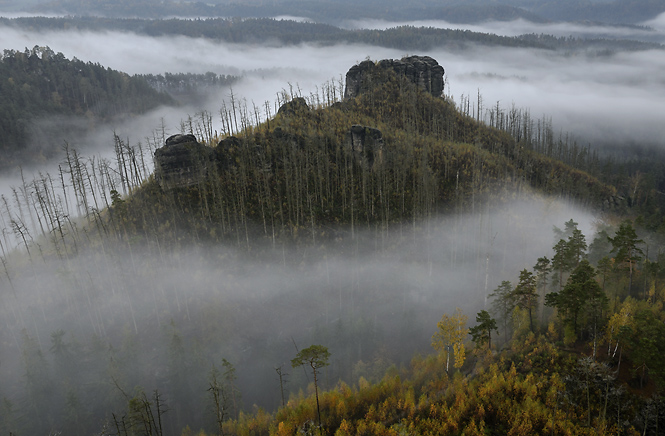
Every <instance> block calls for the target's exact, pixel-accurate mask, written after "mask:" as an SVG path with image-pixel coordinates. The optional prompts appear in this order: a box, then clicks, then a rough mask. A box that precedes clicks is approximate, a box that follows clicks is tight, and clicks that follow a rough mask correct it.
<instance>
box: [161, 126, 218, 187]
mask: <svg viewBox="0 0 665 436" xmlns="http://www.w3.org/2000/svg"><path fill="white" fill-rule="evenodd" d="M212 159H213V150H212V149H211V148H209V147H206V146H205V145H203V144H200V143H199V142H198V141H197V140H196V137H195V136H194V135H173V136H170V137H169V138H168V139H167V140H166V143H165V145H164V147H161V148H158V149H157V150H156V151H155V155H154V161H155V178H156V180H157V182H158V183H159V184H160V186H162V188H175V187H178V188H182V187H188V186H192V185H196V184H198V183H200V182H201V181H202V180H204V179H205V177H206V175H207V172H208V168H209V167H210V165H211V162H212Z"/></svg>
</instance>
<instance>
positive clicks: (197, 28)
mask: <svg viewBox="0 0 665 436" xmlns="http://www.w3.org/2000/svg"><path fill="white" fill-rule="evenodd" d="M0 25H7V26H16V27H21V28H27V29H33V30H45V29H50V30H73V29H79V30H94V31H99V30H102V29H105V30H120V31H127V32H134V33H138V34H144V35H149V36H166V35H184V36H189V37H206V38H212V39H217V40H222V41H227V42H233V43H263V42H264V41H266V40H271V41H278V42H281V43H282V44H300V43H303V42H311V43H320V44H336V43H340V44H341V43H365V44H372V45H375V46H379V47H389V48H398V49H403V50H416V51H417V50H428V49H431V48H433V47H445V48H446V49H448V50H454V51H459V50H465V49H468V48H469V47H471V46H472V45H475V44H480V45H486V46H503V47H533V48H546V49H552V50H557V49H558V50H563V51H576V50H587V51H589V52H590V53H602V54H605V55H606V54H608V53H611V52H615V51H618V50H650V49H662V48H663V47H662V45H661V44H656V43H649V42H640V41H630V40H625V39H613V40H607V39H603V38H572V37H565V38H563V37H562V38H557V37H552V36H546V35H525V36H519V37H508V36H499V35H494V34H487V33H480V32H473V31H470V30H461V29H437V28H431V27H429V28H427V27H413V26H399V27H393V28H390V29H385V30H367V29H359V30H345V29H341V28H338V27H335V26H333V25H330V24H323V23H314V22H298V21H292V20H276V19H272V18H246V19H241V18H206V19H200V18H197V19H191V20H187V19H175V18H171V19H160V20H146V19H136V18H124V19H123V18H117V19H113V18H100V17H61V18H46V17H21V18H14V19H8V18H0ZM587 54H588V53H587Z"/></svg>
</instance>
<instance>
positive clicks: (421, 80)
mask: <svg viewBox="0 0 665 436" xmlns="http://www.w3.org/2000/svg"><path fill="white" fill-rule="evenodd" d="M382 70H384V71H385V70H392V71H394V72H395V74H397V75H398V76H402V77H405V78H407V79H408V80H409V81H411V82H413V83H415V84H416V85H418V86H419V87H421V88H422V89H424V90H425V91H427V92H429V93H430V94H432V95H433V96H434V97H441V94H442V93H443V87H444V80H443V75H444V72H445V71H444V69H443V67H442V66H441V65H439V63H438V62H437V61H436V60H435V59H433V58H431V57H429V56H408V57H404V58H402V59H384V60H382V61H379V62H376V63H375V62H372V61H363V62H361V63H359V64H358V65H354V66H353V67H351V68H350V69H349V71H348V72H347V73H346V89H345V90H344V98H345V99H349V98H353V97H356V96H357V95H359V94H361V93H362V92H363V90H364V89H366V88H367V87H368V86H369V85H370V84H371V83H372V80H373V78H374V77H375V76H376V73H377V72H380V71H382Z"/></svg>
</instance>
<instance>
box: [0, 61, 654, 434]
mask: <svg viewBox="0 0 665 436" xmlns="http://www.w3.org/2000/svg"><path fill="white" fill-rule="evenodd" d="M342 95H343V88H342V86H341V85H340V84H337V83H329V84H326V85H324V86H322V87H321V88H320V89H319V93H318V94H312V95H309V96H303V95H300V94H299V93H298V91H295V90H292V89H290V90H289V91H286V90H285V91H284V92H283V94H282V95H280V100H279V101H278V102H277V103H276V107H280V108H281V110H279V111H277V110H276V109H275V108H272V107H271V105H270V104H266V108H265V111H264V112H261V111H259V110H258V108H256V107H251V108H250V107H247V106H246V105H245V104H244V103H242V102H239V101H237V100H235V99H234V98H232V99H231V102H230V104H229V105H224V106H223V107H222V109H221V111H220V112H221V115H222V125H223V129H222V130H223V131H222V132H214V131H213V130H212V127H211V126H212V124H211V119H210V115H209V114H206V113H201V114H199V115H198V116H196V117H193V118H190V119H189V120H188V122H186V123H183V125H182V129H183V132H182V133H189V134H194V135H195V136H196V137H197V138H198V139H199V141H201V142H202V143H204V146H205V147H204V149H206V150H208V152H207V153H218V154H220V153H221V159H218V160H216V161H215V162H216V165H210V164H208V163H202V164H201V169H204V171H202V172H201V174H202V176H203V177H202V178H200V179H199V180H198V181H197V182H196V183H194V184H190V186H187V187H180V188H165V187H163V186H161V185H160V184H159V183H158V180H157V179H156V178H155V177H154V175H152V174H151V171H149V169H148V168H149V167H150V166H149V165H147V164H146V160H147V159H150V158H151V155H152V153H153V151H154V149H155V148H157V147H160V146H161V145H162V144H164V141H165V140H166V138H165V137H164V133H163V132H162V136H159V134H158V133H156V134H155V137H154V138H153V139H152V141H150V142H149V143H148V144H146V145H144V146H141V145H140V144H139V145H136V146H134V145H132V144H128V143H125V142H124V141H123V140H122V139H120V138H117V137H116V138H115V151H116V155H115V159H114V160H95V159H85V158H83V157H82V156H80V154H79V153H78V152H77V151H76V150H74V149H69V148H66V149H65V150H64V153H65V155H64V158H63V161H62V164H61V166H60V169H59V173H58V174H42V175H40V177H39V178H37V179H35V180H32V181H30V180H24V182H23V185H22V186H19V187H17V188H15V189H14V191H13V196H12V198H5V197H4V196H3V197H2V204H1V205H0V210H1V211H2V213H0V219H2V222H1V224H2V228H3V229H5V231H4V232H3V234H2V238H1V242H2V246H1V247H0V248H2V257H1V258H0V259H1V260H2V270H1V271H0V284H1V288H2V291H3V292H2V302H3V306H2V310H3V314H2V318H3V320H4V323H5V327H6V328H3V330H2V332H1V333H0V344H2V345H1V346H2V347H3V352H2V355H3V362H2V366H0V378H1V379H2V380H3V383H2V384H0V386H2V387H1V388H0V389H1V390H0V396H1V397H2V403H1V407H0V426H1V427H0V431H1V432H3V433H8V432H12V433H13V434H18V435H23V434H26V435H27V434H48V433H56V432H63V433H67V434H88V433H90V434H103V435H132V434H157V435H161V434H185V435H193V434H238V435H241V434H242V435H250V434H297V433H299V432H300V433H305V434H320V433H323V434H330V435H332V434H336V435H345V434H432V435H434V434H488V433H489V434H505V433H511V434H524V435H527V434H535V433H540V434H544V433H549V434H561V435H563V434H571V435H572V434H632V433H634V432H640V433H641V434H645V435H656V434H660V433H662V429H663V425H665V422H664V421H663V419H664V418H665V416H663V410H665V408H663V404H662V402H663V400H662V397H661V396H660V395H661V394H662V393H663V386H664V385H663V383H664V381H665V374H664V373H663V368H665V362H663V356H665V343H664V342H665V331H664V330H665V327H664V324H663V318H664V312H663V310H662V304H663V300H664V299H665V280H664V278H665V258H663V256H662V251H663V249H662V247H663V241H662V236H663V232H664V231H665V228H664V227H663V215H662V213H661V210H662V209H661V204H662V200H661V199H660V196H659V195H658V192H659V191H660V190H661V189H662V187H661V185H662V184H663V183H665V181H664V180H662V179H661V178H659V176H658V174H656V172H649V173H648V175H646V173H641V172H640V171H641V170H643V169H644V168H646V165H647V164H646V163H644V162H646V161H649V162H650V165H657V164H656V163H654V162H653V159H646V160H645V161H644V162H640V161H634V162H631V163H629V164H621V163H619V162H617V161H615V160H613V159H610V158H607V157H604V156H599V155H598V154H597V153H596V152H594V151H592V150H589V149H587V148H585V147H579V146H578V145H577V144H575V143H574V141H572V140H568V138H567V137H565V136H561V135H555V134H554V133H553V129H552V127H551V125H550V124H549V123H548V122H547V120H534V119H532V118H531V117H530V114H529V113H528V111H520V110H517V109H514V108H513V109H503V108H500V107H495V108H485V107H483V104H482V98H481V97H480V96H477V97H476V98H466V99H463V100H462V101H461V102H459V103H457V104H456V103H454V102H453V101H452V100H450V99H447V98H434V97H432V96H431V95H430V94H428V93H426V92H424V91H422V90H420V89H419V88H417V87H415V86H413V84H411V83H410V82H408V81H405V80H403V79H401V78H399V77H396V76H395V75H393V74H392V73H387V72H384V73H381V75H379V76H375V77H374V78H373V80H371V81H370V82H368V83H366V84H365V86H364V92H363V93H362V94H360V95H359V96H358V97H356V98H354V99H351V100H346V101H343V100H342V98H341V97H342ZM260 113H265V114H266V115H265V119H261V118H259V117H260V115H259V114H260ZM353 125H361V126H367V127H371V128H373V129H378V130H379V131H380V132H381V134H382V146H381V147H380V148H376V149H373V150H372V153H371V154H370V153H368V151H363V152H359V151H358V150H354V148H353V147H352V145H351V143H350V141H351V140H350V137H349V131H350V128H351V126H353ZM218 143H220V144H221V145H218ZM202 156H203V155H202ZM608 169H609V170H608ZM543 194H545V195H547V196H550V197H556V198H560V199H565V200H567V201H570V202H573V203H575V204H577V205H581V206H584V207H586V208H589V209H591V210H595V211H603V212H604V213H603V215H602V216H603V217H605V218H604V219H603V220H602V222H599V223H598V224H597V228H596V229H595V234H593V235H585V234H583V232H582V231H581V230H580V229H579V228H578V224H577V223H576V222H575V221H574V220H572V219H571V220H567V221H565V222H563V221H562V222H561V223H560V224H559V225H560V227H559V226H557V227H555V228H554V234H553V235H552V244H551V250H548V252H543V253H532V251H530V250H529V249H528V246H529V240H528V238H526V239H525V238H524V237H522V239H523V240H522V245H519V246H516V245H513V244H514V241H512V240H511V239H510V238H509V237H508V236H507V235H512V234H513V233H511V231H510V229H511V227H512V228H516V229H518V232H519V233H525V232H526V230H527V228H528V227H529V225H530V223H529V222H528V221H529V220H530V219H531V218H528V217H530V215H529V214H526V215H524V216H521V214H520V213H519V212H518V211H515V210H513V208H514V207H516V206H515V203H513V200H515V199H521V200H525V199H526V200H535V199H537V198H540V196H541V195H543ZM494 210H500V211H503V213H504V215H502V216H501V218H498V219H495V220H496V221H495V222H494V224H493V225H492V226H490V225H489V223H491V222H492V220H493V218H492V212H491V211H494ZM76 216H80V217H81V218H80V219H75V218H74V217H76ZM442 216H443V217H448V218H447V219H444V220H441V217H442ZM525 217H526V218H525ZM442 235H446V236H445V238H448V239H439V238H441V237H442ZM452 235H455V236H452ZM517 239H520V238H519V237H518V238H517ZM433 241H435V242H436V243H433ZM480 241H483V242H484V245H483V244H480V243H479V242H480ZM441 247H444V248H443V249H442V248H441ZM396 259H398V260H403V259H408V262H407V265H409V268H411V269H414V270H415V272H416V273H415V274H414V275H413V276H411V275H410V274H409V273H407V271H406V270H405V269H404V268H395V267H394V265H396V263H395V260H396ZM400 265H404V264H400ZM515 268H517V269H515ZM452 271H456V272H452ZM511 271H512V272H511ZM515 271H517V272H515ZM456 274H459V275H456ZM453 277H455V279H453ZM415 282H417V283H418V284H417V286H416V285H414V283H415ZM492 283H494V285H492ZM483 300H485V302H486V304H485V305H483ZM407 302H408V303H407ZM456 305H457V306H460V309H458V310H454V307H455V306H456ZM294 308H299V310H297V311H295V312H294ZM294 314H295V315H294ZM248 320H251V323H248ZM474 320H475V321H474ZM437 321H438V322H437ZM82 332H83V333H82ZM310 344H312V346H309V345H310ZM4 356H11V357H9V358H6V360H5V357H4ZM16 374H21V375H22V377H20V378H19V377H16Z"/></svg>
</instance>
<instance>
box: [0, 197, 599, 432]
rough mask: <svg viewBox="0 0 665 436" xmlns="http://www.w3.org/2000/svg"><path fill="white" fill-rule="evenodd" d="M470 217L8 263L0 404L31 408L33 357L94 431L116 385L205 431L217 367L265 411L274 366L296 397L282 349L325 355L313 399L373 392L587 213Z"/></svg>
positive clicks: (548, 206) (530, 208)
mask: <svg viewBox="0 0 665 436" xmlns="http://www.w3.org/2000/svg"><path fill="white" fill-rule="evenodd" d="M479 204H480V203H479ZM476 210H477V212H476V213H473V214H459V215H455V216H447V217H438V218H432V219H430V220H425V221H417V222H408V223H403V224H401V225H393V226H392V227H391V228H390V229H388V230H381V229H377V228H373V227H372V228H368V229H365V230H358V229H356V231H355V232H354V234H353V236H352V234H351V232H350V231H345V230H343V229H341V230H336V231H334V232H333V233H331V234H330V235H329V237H328V238H327V240H325V241H324V240H317V241H314V242H312V243H301V245H299V246H291V245H288V244H283V243H282V242H280V241H279V240H278V241H277V242H276V243H271V242H270V241H263V242H261V241H252V242H250V246H249V248H242V249H238V248H235V247H234V246H228V245H217V246H209V245H206V244H198V245H197V244H189V243H182V244H181V245H180V246H174V247H171V248H166V247H159V246H155V245H154V244H152V243H151V244H147V245H145V244H144V245H141V244H137V243H129V244H128V243H111V241H107V242H105V243H103V244H102V245H98V246H96V247H94V248H89V249H86V250H85V251H82V252H81V253H78V254H77V255H70V256H69V257H65V258H64V259H60V260H57V259H55V258H45V259H44V260H42V258H40V256H39V255H38V253H36V252H35V253H33V255H32V256H33V258H32V260H31V261H29V260H28V259H27V258H23V259H22V260H21V258H18V257H10V258H9V260H8V265H9V270H8V272H9V277H10V278H11V282H10V281H9V280H8V277H7V275H6V274H4V272H3V274H2V275H1V276H0V286H1V288H2V290H3V292H2V300H1V301H2V306H1V308H0V310H1V311H2V312H1V318H0V319H2V320H3V321H2V323H3V326H2V329H1V333H0V354H1V355H2V356H3V359H2V365H1V366H0V386H3V388H2V393H0V395H4V396H6V397H8V398H9V399H10V400H11V401H13V402H14V403H15V404H25V402H29V401H37V400H35V396H37V397H38V398H42V397H39V396H38V395H37V394H35V393H34V392H33V391H31V390H30V385H29V383H30V382H29V381H28V380H27V378H29V377H30V369H29V367H26V365H33V364H35V365H36V364H37V363H34V362H27V361H26V359H28V358H29V356H30V353H31V352H35V350H41V353H42V356H43V361H41V363H39V365H42V366H43V368H42V370H43V371H44V375H43V376H44V377H46V378H48V383H50V385H49V386H52V389H51V390H50V391H49V392H48V394H44V395H45V397H44V398H48V399H49V401H52V402H53V403H54V404H59V401H61V400H62V398H64V397H66V395H68V393H71V392H74V393H75V394H76V395H77V396H78V398H79V401H80V402H81V404H82V405H84V406H83V407H84V409H85V413H86V414H87V415H88V416H91V417H94V419H96V421H95V422H96V423H97V424H99V423H100V422H101V421H102V420H103V418H104V417H105V416H108V414H109V413H110V412H119V410H118V409H119V408H122V407H123V402H122V396H121V395H119V390H118V386H115V385H116V384H117V385H119V387H120V388H122V389H123V390H126V391H127V392H131V391H132V390H133V389H134V386H141V387H142V388H143V389H144V390H145V391H146V392H152V391H153V390H155V389H157V390H159V392H161V393H162V394H163V395H164V399H165V401H166V404H167V405H168V408H169V409H170V410H173V411H174V412H175V413H171V414H167V415H165V420H166V421H168V425H171V426H172V430H173V433H178V432H179V429H182V427H184V425H187V424H195V425H200V423H201V422H207V421H206V419H212V416H208V415H207V414H206V413H204V412H205V411H206V410H207V405H208V404H209V402H208V401H209V400H208V399H207V398H206V395H207V394H206V389H207V384H206V383H207V380H208V379H207V377H208V374H209V371H210V370H211V368H212V365H213V364H214V365H216V366H217V367H220V366H221V363H222V359H227V360H228V361H229V362H231V363H232V364H233V365H234V366H235V368H236V371H237V372H236V374H237V376H238V380H237V383H236V385H237V388H238V389H239V391H240V393H241V395H242V399H243V405H244V407H245V409H246V410H249V409H250V408H251V406H252V405H253V404H257V405H259V406H262V407H265V408H267V409H268V410H273V409H275V408H276V407H278V405H279V404H280V391H279V383H278V381H276V374H275V368H276V367H279V366H283V367H284V368H283V369H284V372H287V373H291V376H290V378H289V383H288V384H287V385H286V387H285V389H286V395H287V396H288V394H289V393H294V394H295V393H297V391H298V389H301V388H303V387H304V386H305V385H306V383H307V380H306V379H305V377H304V375H303V373H301V372H298V371H296V370H292V369H291V368H290V365H289V362H290V359H292V358H293V357H294V356H295V353H296V347H298V348H303V347H306V346H309V345H311V344H322V345H324V346H326V347H329V349H330V351H331V353H332V358H331V366H330V367H328V368H327V369H326V373H325V378H324V380H325V381H324V385H325V386H326V387H331V386H334V385H335V384H336V383H337V382H338V381H339V380H344V381H346V382H347V383H350V384H355V383H357V381H358V377H360V376H363V377H365V378H367V379H370V380H376V378H377V377H379V376H380V374H381V371H383V370H385V369H386V368H387V366H388V365H390V364H397V365H400V364H405V363H407V362H408V361H409V359H410V358H411V357H412V356H413V354H414V353H416V352H420V353H429V352H431V349H430V338H431V335H432V334H433V333H434V331H435V329H436V322H437V321H438V320H439V319H440V318H441V316H442V315H443V314H444V313H448V314H451V313H452V312H453V311H454V310H455V308H456V307H460V308H461V309H462V310H463V311H464V313H465V314H467V315H468V316H469V319H470V320H471V321H472V320H473V317H474V316H475V313H476V312H477V311H479V310H480V309H482V308H483V307H485V304H486V296H487V294H488V293H490V292H491V291H492V290H493V289H495V288H496V287H497V286H498V284H500V282H501V281H503V280H510V281H513V282H515V281H516V279H517V277H518V273H519V271H520V270H522V269H524V268H529V269H530V268H531V267H532V266H533V265H534V264H535V262H536V259H537V258H538V257H540V256H544V255H547V256H551V247H552V246H553V245H554V234H553V231H552V230H553V226H558V227H563V223H564V222H565V221H567V220H569V219H570V218H571V217H572V218H574V219H575V221H577V222H578V223H580V228H581V229H583V231H584V232H585V234H586V235H587V238H588V239H589V240H590V238H591V229H592V228H593V219H594V218H593V217H592V216H591V215H589V214H586V213H584V212H581V211H579V210H577V209H576V208H575V207H573V206H571V205H569V204H566V203H563V202H560V201H553V200H538V199H534V198H532V197H531V198H530V199H524V200H521V201H518V200H515V201H513V202H511V203H509V204H506V205H505V206H503V207H502V208H501V209H500V210H488V208H487V207H484V206H480V205H479V206H478V207H477V209H476ZM61 342H62V343H61ZM57 344H60V345H58V346H56V345H57ZM62 346H64V347H65V349H66V350H68V351H67V353H68V354H66V355H64V357H63V355H61V354H58V352H56V350H59V349H60V348H58V347H62ZM31 350H32V351H31ZM22 356H23V357H22ZM63 359H65V360H67V359H71V365H76V368H77V370H76V372H77V377H71V378H70V376H69V375H68V374H69V373H68V372H67V368H68V367H69V368H70V369H71V367H70V365H64V366H63V365H61V364H62V360H63ZM74 361H76V363H73V362H74ZM59 365H60V366H59ZM19 374H23V375H24V377H18V376H17V375H19ZM183 383H185V384H186V385H187V387H186V388H185V387H183V386H182V384H183ZM40 395H41V394H40ZM105 395H108V396H107V397H106V396H105ZM120 411H121V410H120ZM49 413H51V412H49ZM52 413H53V416H55V418H54V419H55V420H56V421H57V419H60V418H57V415H58V413H57V410H56V409H55V408H54V410H53V412H52ZM94 419H91V421H94ZM54 428H58V427H57V426H55V427H54ZM91 430H94V428H91Z"/></svg>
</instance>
